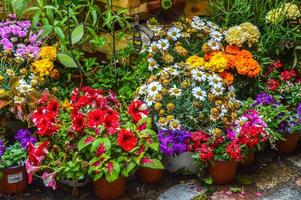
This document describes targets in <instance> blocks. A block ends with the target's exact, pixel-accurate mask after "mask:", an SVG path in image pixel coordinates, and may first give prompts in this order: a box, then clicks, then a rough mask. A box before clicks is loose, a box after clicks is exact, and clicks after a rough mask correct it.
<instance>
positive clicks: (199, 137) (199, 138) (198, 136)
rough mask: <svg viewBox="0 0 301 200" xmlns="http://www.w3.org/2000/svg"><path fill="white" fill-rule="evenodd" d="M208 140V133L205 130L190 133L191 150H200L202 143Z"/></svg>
mask: <svg viewBox="0 0 301 200" xmlns="http://www.w3.org/2000/svg"><path fill="white" fill-rule="evenodd" d="M207 140H208V135H207V134H206V133H205V132H204V131H196V132H192V133H191V135H190V145H189V150H190V151H192V152H196V151H199V149H200V148H201V145H202V144H203V143H206V142H207Z"/></svg>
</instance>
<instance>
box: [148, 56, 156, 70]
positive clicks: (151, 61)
mask: <svg viewBox="0 0 301 200" xmlns="http://www.w3.org/2000/svg"><path fill="white" fill-rule="evenodd" d="M147 61H148V63H149V64H148V70H149V71H153V70H154V69H158V68H159V65H158V63H157V61H156V60H155V59H154V58H148V59H147Z"/></svg>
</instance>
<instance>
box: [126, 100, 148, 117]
mask: <svg viewBox="0 0 301 200" xmlns="http://www.w3.org/2000/svg"><path fill="white" fill-rule="evenodd" d="M128 113H129V115H130V116H131V117H132V119H133V121H134V122H138V121H139V120H140V119H141V118H144V117H147V115H148V114H149V110H148V109H147V106H146V104H145V103H144V102H142V101H139V100H135V101H132V102H131V103H130V105H129V107H128Z"/></svg>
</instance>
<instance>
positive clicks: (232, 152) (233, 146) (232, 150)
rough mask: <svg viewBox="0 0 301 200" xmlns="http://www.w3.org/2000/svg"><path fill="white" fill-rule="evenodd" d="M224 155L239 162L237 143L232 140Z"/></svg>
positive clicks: (239, 154) (239, 152)
mask: <svg viewBox="0 0 301 200" xmlns="http://www.w3.org/2000/svg"><path fill="white" fill-rule="evenodd" d="M226 153H227V154H228V155H229V156H230V158H231V159H232V160H235V161H241V160H242V155H241V151H240V146H239V144H238V142H237V141H235V140H233V141H232V142H231V143H230V144H229V145H228V146H227V147H226Z"/></svg>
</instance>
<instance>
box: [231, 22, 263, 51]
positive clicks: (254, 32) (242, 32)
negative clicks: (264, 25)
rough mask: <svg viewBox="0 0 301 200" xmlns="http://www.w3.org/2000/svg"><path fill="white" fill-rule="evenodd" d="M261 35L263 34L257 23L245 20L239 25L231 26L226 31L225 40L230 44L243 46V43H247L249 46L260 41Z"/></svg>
mask: <svg viewBox="0 0 301 200" xmlns="http://www.w3.org/2000/svg"><path fill="white" fill-rule="evenodd" d="M260 35H261V34H260V32H259V30H258V28H257V27H256V26H255V25H253V24H251V23H250V22H245V23H242V24H240V25H238V26H234V27H231V28H229V29H228V30H227V31H226V37H225V40H226V41H227V42H228V44H230V45H236V46H238V47H242V46H243V44H245V43H247V44H248V47H252V46H253V45H254V44H255V43H257V42H258V40H259V38H260Z"/></svg>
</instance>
